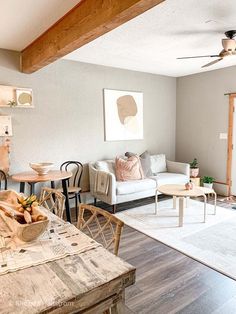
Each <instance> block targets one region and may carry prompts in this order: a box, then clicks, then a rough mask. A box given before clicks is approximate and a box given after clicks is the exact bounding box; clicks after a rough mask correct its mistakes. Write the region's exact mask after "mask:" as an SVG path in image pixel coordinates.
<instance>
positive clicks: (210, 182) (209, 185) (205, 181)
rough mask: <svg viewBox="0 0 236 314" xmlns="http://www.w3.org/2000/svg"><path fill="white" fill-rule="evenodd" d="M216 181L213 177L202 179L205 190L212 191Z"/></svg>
mask: <svg viewBox="0 0 236 314" xmlns="http://www.w3.org/2000/svg"><path fill="white" fill-rule="evenodd" d="M214 180H215V179H214V178H213V177H210V176H204V177H203V178H202V183H203V186H204V187H205V188H209V189H212V187H213V181H214Z"/></svg>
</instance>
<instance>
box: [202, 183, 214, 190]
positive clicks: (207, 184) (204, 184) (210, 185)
mask: <svg viewBox="0 0 236 314" xmlns="http://www.w3.org/2000/svg"><path fill="white" fill-rule="evenodd" d="M203 186H204V188H208V189H212V187H213V183H203Z"/></svg>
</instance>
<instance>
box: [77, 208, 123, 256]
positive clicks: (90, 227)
mask: <svg viewBox="0 0 236 314" xmlns="http://www.w3.org/2000/svg"><path fill="white" fill-rule="evenodd" d="M123 226H124V223H123V221H121V220H120V219H118V218H117V217H115V216H113V215H112V214H110V213H108V212H107V211H105V210H103V209H101V208H98V207H95V206H92V205H87V204H80V206H79V216H78V222H77V228H78V229H80V230H81V231H83V232H84V233H86V234H87V235H88V236H90V237H91V238H92V239H94V240H96V241H97V242H99V243H101V244H103V246H104V247H105V248H106V249H110V250H112V251H113V253H114V254H115V255H118V250H119V245H120V237H121V233H122V230H123ZM112 247H113V248H112Z"/></svg>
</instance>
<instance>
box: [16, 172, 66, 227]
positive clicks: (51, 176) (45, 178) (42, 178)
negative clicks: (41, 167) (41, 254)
mask: <svg viewBox="0 0 236 314" xmlns="http://www.w3.org/2000/svg"><path fill="white" fill-rule="evenodd" d="M71 176H72V172H70V171H60V170H51V171H49V172H48V173H47V174H45V175H38V174H37V173H36V172H35V171H27V172H20V173H17V174H14V175H12V177H11V178H12V180H13V181H16V182H20V192H21V193H24V192H25V183H28V184H29V185H30V194H34V193H35V184H36V183H38V182H51V187H52V188H55V183H54V182H55V181H59V180H61V182H62V188H63V194H64V195H65V198H66V201H65V207H66V218H67V220H68V221H69V222H71V216H70V203H69V197H68V187H67V180H68V179H69V178H70V177H71Z"/></svg>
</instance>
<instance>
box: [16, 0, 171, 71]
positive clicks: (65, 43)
mask: <svg viewBox="0 0 236 314" xmlns="http://www.w3.org/2000/svg"><path fill="white" fill-rule="evenodd" d="M163 1H165V0H82V1H81V2H80V3H78V4H77V5H76V6H75V7H74V8H73V9H72V10H71V11H69V12H68V13H67V14H66V15H65V16H63V17H62V18H61V19H60V20H59V21H57V22H56V23H55V24H54V25H53V26H52V27H50V28H49V29H48V30H47V31H46V32H44V33H43V34H42V35H41V36H40V37H38V38H37V39H36V40H35V41H34V42H32V43H31V44H30V45H29V46H28V47H26V48H25V49H24V50H23V51H22V52H21V68H22V72H24V73H33V72H35V71H37V70H39V69H41V68H42V67H44V66H46V65H48V64H50V63H52V62H54V61H56V60H57V59H59V58H62V57H64V56H65V55H67V54H68V53H70V52H72V51H74V50H76V49H78V48H80V47H81V46H83V45H85V44H87V43H89V42H90V41H92V40H94V39H96V38H98V37H99V36H101V35H103V34H105V33H107V32H109V31H111V30H113V29H114V28H116V27H118V26H120V25H122V24H124V23H125V22H127V21H129V20H131V19H133V18H134V17H136V16H138V15H140V14H142V13H143V12H145V11H147V10H149V9H151V8H152V7H154V6H156V5H158V4H159V3H161V2H163Z"/></svg>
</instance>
